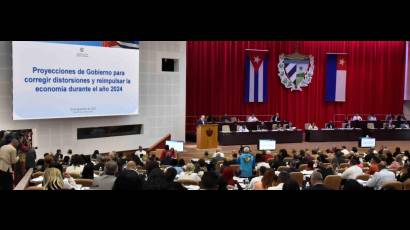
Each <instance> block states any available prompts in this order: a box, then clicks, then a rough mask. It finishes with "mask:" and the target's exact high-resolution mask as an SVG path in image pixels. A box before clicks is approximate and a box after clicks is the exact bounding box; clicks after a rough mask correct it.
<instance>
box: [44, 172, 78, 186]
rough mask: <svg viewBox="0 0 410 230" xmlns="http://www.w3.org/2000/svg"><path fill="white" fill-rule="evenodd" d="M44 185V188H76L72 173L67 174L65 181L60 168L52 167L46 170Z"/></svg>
mask: <svg viewBox="0 0 410 230" xmlns="http://www.w3.org/2000/svg"><path fill="white" fill-rule="evenodd" d="M43 177H44V180H43V184H42V187H43V189H44V190H63V189H64V190H74V188H75V186H76V184H75V182H74V180H73V178H72V177H70V175H68V174H65V177H66V178H67V181H66V182H65V181H64V179H63V176H62V175H61V171H60V170H59V169H58V168H54V167H50V168H48V169H46V171H45V172H44V176H43Z"/></svg>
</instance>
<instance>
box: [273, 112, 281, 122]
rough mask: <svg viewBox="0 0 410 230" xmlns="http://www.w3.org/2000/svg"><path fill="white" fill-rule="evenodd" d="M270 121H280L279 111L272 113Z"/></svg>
mask: <svg viewBox="0 0 410 230" xmlns="http://www.w3.org/2000/svg"><path fill="white" fill-rule="evenodd" d="M271 121H275V122H280V117H279V113H276V114H275V115H273V116H272V119H271Z"/></svg>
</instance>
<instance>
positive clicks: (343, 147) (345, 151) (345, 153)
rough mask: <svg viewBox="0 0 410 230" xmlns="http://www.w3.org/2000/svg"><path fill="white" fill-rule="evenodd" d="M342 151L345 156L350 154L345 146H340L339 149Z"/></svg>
mask: <svg viewBox="0 0 410 230" xmlns="http://www.w3.org/2000/svg"><path fill="white" fill-rule="evenodd" d="M340 152H342V153H343V155H344V156H347V155H349V154H350V152H349V150H347V148H346V146H342V150H341V151H340Z"/></svg>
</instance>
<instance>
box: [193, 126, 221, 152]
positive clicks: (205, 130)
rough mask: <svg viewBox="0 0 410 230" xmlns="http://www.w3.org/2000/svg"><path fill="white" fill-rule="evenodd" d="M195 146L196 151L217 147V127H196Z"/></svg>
mask: <svg viewBox="0 0 410 230" xmlns="http://www.w3.org/2000/svg"><path fill="white" fill-rule="evenodd" d="M196 146H197V148H198V149H213V148H217V147H218V125H217V124H206V125H198V126H197V127H196Z"/></svg>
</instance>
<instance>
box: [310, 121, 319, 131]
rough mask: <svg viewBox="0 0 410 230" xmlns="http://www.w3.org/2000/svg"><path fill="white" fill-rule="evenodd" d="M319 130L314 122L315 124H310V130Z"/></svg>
mask: <svg viewBox="0 0 410 230" xmlns="http://www.w3.org/2000/svg"><path fill="white" fill-rule="evenodd" d="M318 129H319V128H318V127H317V126H316V124H315V123H314V122H313V123H310V124H309V126H308V130H318Z"/></svg>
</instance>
